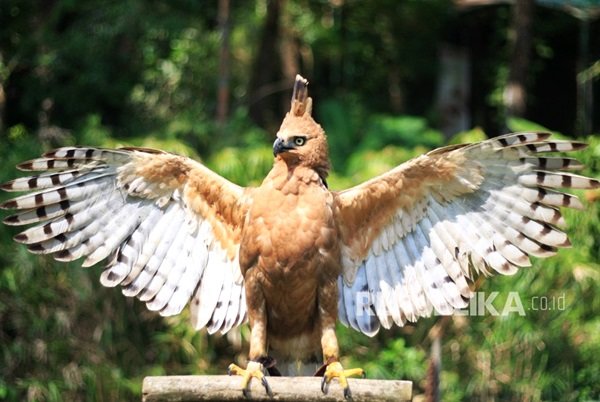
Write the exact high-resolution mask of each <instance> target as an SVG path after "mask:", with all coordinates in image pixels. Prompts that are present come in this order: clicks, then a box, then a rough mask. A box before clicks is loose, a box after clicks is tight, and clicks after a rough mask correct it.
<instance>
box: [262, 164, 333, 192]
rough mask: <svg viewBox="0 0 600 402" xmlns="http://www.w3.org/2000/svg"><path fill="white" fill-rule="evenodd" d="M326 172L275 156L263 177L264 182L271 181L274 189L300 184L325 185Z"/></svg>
mask: <svg viewBox="0 0 600 402" xmlns="http://www.w3.org/2000/svg"><path fill="white" fill-rule="evenodd" d="M326 177H327V172H326V171H324V172H319V170H318V169H314V168H312V167H308V166H304V165H302V164H300V163H289V162H286V161H285V160H283V159H282V158H276V159H275V163H274V164H273V168H272V169H271V171H270V172H269V174H268V175H267V177H266V178H265V183H269V182H270V183H272V185H273V186H274V187H275V188H276V189H283V188H287V187H289V186H290V185H291V186H300V185H319V186H323V185H324V186H325V187H326V186H327V183H326V181H325V179H326Z"/></svg>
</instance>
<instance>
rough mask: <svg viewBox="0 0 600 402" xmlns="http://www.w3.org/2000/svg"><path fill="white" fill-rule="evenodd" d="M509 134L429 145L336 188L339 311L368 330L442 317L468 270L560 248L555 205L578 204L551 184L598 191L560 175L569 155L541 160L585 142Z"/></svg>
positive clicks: (519, 263)
mask: <svg viewBox="0 0 600 402" xmlns="http://www.w3.org/2000/svg"><path fill="white" fill-rule="evenodd" d="M549 137H550V134H547V133H519V134H509V135H506V136H502V137H497V138H494V139H490V140H487V141H483V142H480V143H476V144H470V145H458V146H450V147H446V148H441V149H437V150H434V151H432V152H430V153H428V154H426V155H423V156H421V157H418V158H415V159H413V160H411V161H408V162H406V163H404V164H402V165H400V166H398V167H396V168H395V169H393V170H391V171H389V172H387V173H385V174H383V175H381V176H379V177H377V178H375V179H373V180H370V181H367V182H365V183H363V184H361V185H359V186H356V187H354V188H351V189H348V190H346V191H342V192H339V193H337V194H336V204H337V205H336V207H337V216H338V219H339V226H340V230H341V242H342V259H343V261H342V264H343V275H342V276H340V279H339V283H338V285H339V290H340V296H339V317H340V320H341V321H342V322H343V323H344V324H346V325H350V326H351V327H352V328H354V329H356V330H358V331H361V332H363V333H365V334H368V335H374V334H375V333H377V331H378V330H379V327H380V325H383V327H385V328H390V326H391V325H392V324H393V323H395V324H396V325H399V326H401V325H404V324H405V323H406V322H407V321H415V320H417V319H418V318H419V317H423V316H429V315H430V314H431V313H432V311H433V310H435V311H436V312H437V313H439V314H443V315H447V314H451V313H452V312H453V311H454V310H455V309H459V308H463V307H465V306H466V303H467V302H468V300H469V298H470V297H471V290H470V288H469V286H468V283H467V280H472V279H473V277H474V275H475V274H477V273H484V274H493V273H501V274H504V275H511V274H514V273H515V272H516V271H517V269H518V267H524V266H528V265H530V261H529V256H530V255H532V256H535V257H549V256H551V255H554V254H555V253H556V251H557V249H558V248H560V247H569V246H570V243H569V239H568V238H567V235H566V234H565V233H564V232H563V231H561V230H560V229H559V228H560V227H563V226H564V220H563V218H562V216H561V213H560V211H559V209H558V207H571V208H579V209H581V208H583V206H582V204H581V202H580V201H579V200H578V199H577V197H575V196H573V195H570V194H566V193H563V192H561V191H558V190H557V189H560V188H579V189H586V188H598V187H600V182H599V181H598V180H594V179H589V178H586V177H583V176H579V175H575V174H572V173H567V172H565V171H566V170H571V169H578V168H581V164H580V163H579V162H577V161H576V160H574V159H568V158H563V157H550V156H540V155H539V154H540V153H544V152H554V151H561V152H562V151H572V150H577V149H580V148H583V147H584V146H585V144H582V143H577V142H571V141H552V140H548V138H549Z"/></svg>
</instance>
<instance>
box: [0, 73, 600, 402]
mask: <svg viewBox="0 0 600 402" xmlns="http://www.w3.org/2000/svg"><path fill="white" fill-rule="evenodd" d="M311 112H312V100H311V98H309V97H308V94H307V82H306V80H304V79H303V78H301V77H298V78H297V80H296V83H295V86H294V94H293V97H292V105H291V109H290V112H289V113H288V114H287V115H286V117H285V119H284V121H283V123H282V125H281V128H280V130H279V132H278V133H277V139H276V141H275V143H274V144H273V149H274V154H275V160H274V164H273V169H272V170H271V172H270V173H269V174H268V175H267V177H266V178H265V180H264V181H263V183H262V184H261V185H260V186H259V187H256V188H242V187H239V186H237V185H235V184H233V183H231V182H229V181H227V180H225V179H224V178H222V177H221V176H219V175H217V174H216V173H214V172H212V171H210V170H209V169H207V168H206V167H204V166H203V165H202V164H200V163H198V162H195V161H193V160H191V159H188V158H184V157H181V156H177V155H173V154H169V153H165V152H161V151H154V150H148V149H140V148H126V149H119V150H109V149H94V148H72V147H69V148H61V149H58V150H55V151H52V152H48V153H47V154H45V155H44V156H43V157H42V158H40V159H34V160H32V161H29V162H24V163H22V164H21V165H19V168H20V169H22V170H31V171H42V172H43V173H41V174H38V175H36V176H31V177H24V178H20V179H15V180H13V181H11V182H8V183H5V184H4V185H2V189H4V190H6V191H29V190H36V191H35V192H34V193H29V194H25V195H23V196H20V197H17V198H14V199H12V200H8V201H6V202H4V203H3V204H2V205H0V207H2V208H8V209H16V210H17V213H16V214H14V215H12V216H9V217H7V218H5V219H4V222H5V223H6V224H8V225H23V224H30V223H33V224H34V226H33V227H31V228H29V229H27V230H25V231H24V232H22V233H20V234H18V235H17V236H15V240H16V241H18V242H20V243H24V244H26V245H27V246H28V248H29V250H30V251H32V252H34V253H40V254H53V255H54V258H55V259H57V260H60V261H71V260H75V259H78V258H85V260H84V262H83V265H84V266H89V265H93V264H95V263H97V262H99V261H102V260H105V259H106V261H107V262H108V263H107V267H106V270H105V271H104V273H103V274H102V276H101V282H102V284H103V285H105V286H117V285H121V286H122V287H123V290H122V291H123V293H124V294H125V295H126V296H136V297H138V298H139V299H140V300H142V301H144V302H146V304H147V306H148V308H149V309H151V310H155V311H159V312H160V314H162V315H165V316H166V315H173V314H178V313H179V312H181V310H182V309H183V308H184V307H185V306H186V305H187V303H188V302H190V300H191V303H190V305H191V312H192V314H191V315H192V321H193V325H194V326H195V328H197V329H201V328H203V327H206V328H207V329H208V331H209V332H210V333H213V332H216V331H221V332H227V331H228V330H230V329H231V328H233V327H235V326H237V325H239V324H241V323H243V322H244V321H245V320H246V318H248V319H249V322H250V327H251V329H252V331H251V341H250V353H249V358H250V363H249V365H248V369H247V370H243V369H241V368H239V367H238V366H235V365H232V366H230V370H231V372H233V373H237V374H240V375H243V376H244V390H247V384H248V381H249V380H250V378H251V377H257V378H260V379H261V380H262V381H263V384H265V387H266V388H267V391H269V388H268V383H267V382H266V380H265V379H264V377H263V375H262V370H263V369H265V368H269V369H271V371H273V367H272V366H273V364H274V360H273V359H272V358H271V357H272V356H275V357H276V359H277V360H278V361H279V362H280V363H281V362H283V361H292V360H310V359H312V358H315V357H316V358H318V359H321V361H322V362H324V363H325V364H326V368H325V374H324V387H325V386H326V384H327V383H328V382H329V381H330V380H331V378H333V377H338V378H339V380H340V383H341V384H342V386H343V387H344V389H345V394H346V395H347V396H349V389H348V386H347V382H346V380H345V377H346V376H348V375H355V374H361V372H362V371H361V370H360V369H358V370H343V369H342V368H341V366H340V365H339V362H338V359H339V350H338V344H337V339H336V336H335V323H336V321H337V320H338V319H339V320H340V321H341V322H342V323H343V324H345V325H347V326H350V327H352V328H354V329H356V330H357V331H361V332H363V333H365V334H367V335H370V336H372V335H374V334H375V333H376V332H377V331H378V330H379V328H380V326H383V327H384V328H389V327H390V326H391V325H392V324H396V325H404V324H405V323H406V322H407V321H415V320H417V319H418V318H419V317H423V316H428V315H430V314H431V313H432V312H433V310H434V309H435V311H436V312H437V313H439V314H451V313H452V312H453V311H454V310H455V309H460V308H463V307H465V305H466V303H467V301H468V300H469V298H470V297H471V295H472V293H471V290H470V288H469V284H468V282H469V281H471V280H472V279H473V277H474V275H475V274H477V273H479V272H483V273H485V274H491V273H494V272H498V273H501V274H514V273H515V272H516V271H517V269H518V267H522V266H527V265H529V264H530V261H529V255H533V256H537V257H548V256H551V255H553V254H555V253H556V251H557V249H558V248H561V247H569V246H570V243H569V240H568V238H567V235H566V234H565V233H564V232H563V231H562V230H561V229H560V227H562V226H563V225H564V220H563V218H562V216H561V213H560V210H559V208H558V207H572V208H582V207H583V206H582V204H581V203H580V201H579V200H578V199H577V197H575V196H573V195H569V194H566V193H563V192H561V191H559V190H557V189H560V188H598V187H600V182H598V180H595V179H590V178H586V177H583V176H578V175H575V174H572V173H568V172H567V171H569V170H573V169H578V168H581V165H580V164H579V163H578V162H577V161H575V160H573V159H568V158H562V157H547V156H540V155H539V154H540V153H545V152H556V151H560V152H567V151H573V150H577V149H580V148H582V147H584V146H585V144H581V143H577V142H573V141H554V140H550V139H549V137H550V134H547V133H517V134H509V135H505V136H502V137H498V138H494V139H490V140H487V141H483V142H479V143H476V144H465V145H458V146H450V147H445V148H440V149H437V150H434V151H432V152H429V153H427V154H425V155H422V156H420V157H418V158H415V159H413V160H411V161H408V162H406V163H404V164H402V165H400V166H398V167H396V168H395V169H393V170H391V171H389V172H387V173H385V174H383V175H381V176H379V177H376V178H374V179H372V180H369V181H367V182H365V183H363V184H360V185H358V186H356V187H353V188H351V189H348V190H344V191H339V192H336V191H330V190H329V189H328V187H327V182H326V180H327V174H328V172H329V169H330V164H329V159H328V150H327V141H326V137H325V133H324V131H323V129H322V128H321V127H320V126H319V125H318V124H317V123H316V122H315V121H314V120H313V118H312V116H311ZM45 171H48V172H45ZM44 172H45V173H44Z"/></svg>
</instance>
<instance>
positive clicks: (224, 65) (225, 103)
mask: <svg viewBox="0 0 600 402" xmlns="http://www.w3.org/2000/svg"><path fill="white" fill-rule="evenodd" d="M218 18H219V32H220V34H221V46H220V50H219V88H218V93H217V122H218V123H219V125H220V126H221V127H222V126H223V125H224V124H225V123H226V122H227V115H228V113H229V66H230V59H229V0H219V16H218Z"/></svg>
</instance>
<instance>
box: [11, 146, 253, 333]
mask: <svg viewBox="0 0 600 402" xmlns="http://www.w3.org/2000/svg"><path fill="white" fill-rule="evenodd" d="M19 168H20V169H21V170H27V171H35V172H38V174H36V175H34V176H30V177H23V178H18V179H15V180H13V181H10V182H8V183H5V184H3V185H2V186H1V188H2V189H3V190H6V191H34V192H33V193H31V192H30V193H28V194H25V195H22V196H19V197H16V198H13V199H11V200H8V201H6V202H4V203H3V204H1V205H0V207H2V208H5V209H15V210H17V212H16V213H15V214H14V215H11V216H9V217H7V218H6V219H4V222H5V223H6V224H8V225H25V224H34V226H32V227H31V228H29V229H27V230H25V231H23V232H21V233H20V234H18V235H16V236H15V240H16V241H18V242H20V243H24V244H27V245H28V248H29V250H30V251H31V252H33V253H37V254H52V255H53V257H54V258H55V259H56V260H58V261H72V260H76V259H79V258H85V259H84V261H83V266H91V265H94V264H96V263H98V262H100V261H102V260H107V261H108V263H107V266H106V269H105V270H104V272H103V273H102V275H101V278H100V281H101V283H102V284H103V285H104V286H109V287H113V286H117V285H121V286H122V292H123V294H125V295H126V296H129V297H134V296H135V297H137V298H139V299H140V300H142V301H144V302H145V303H146V306H147V307H148V308H149V309H150V310H153V311H158V312H160V314H161V315H164V316H169V315H175V314H178V313H180V312H181V311H182V309H183V308H184V307H185V306H186V305H187V304H188V302H189V301H190V299H192V302H191V309H192V320H193V324H194V326H195V327H196V328H198V329H200V328H202V327H207V329H208V331H209V332H211V333H212V332H216V331H221V332H227V331H228V330H229V329H231V328H232V327H234V326H236V325H239V324H240V323H242V322H243V321H244V320H245V319H246V302H245V292H244V291H243V287H244V284H243V278H242V275H241V272H240V269H239V263H238V260H237V258H238V248H239V239H240V235H241V229H242V225H243V221H244V216H245V211H246V210H247V206H246V200H247V199H248V197H247V193H248V191H247V190H244V189H243V188H241V187H238V186H236V185H235V184H232V183H230V182H228V181H227V180H225V179H224V178H222V177H220V176H218V175H217V174H215V173H213V172H212V171H210V170H209V169H207V168H206V167H204V166H203V165H202V164H200V163H197V162H195V161H193V160H191V159H188V158H184V157H181V156H176V155H172V154H169V153H165V152H161V151H155V150H149V149H142V148H123V149H119V150H109V149H96V148H73V147H69V148H60V149H57V150H55V151H52V152H48V153H46V154H45V155H44V156H43V157H42V158H39V159H34V160H32V161H28V162H24V163H22V164H20V165H19Z"/></svg>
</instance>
